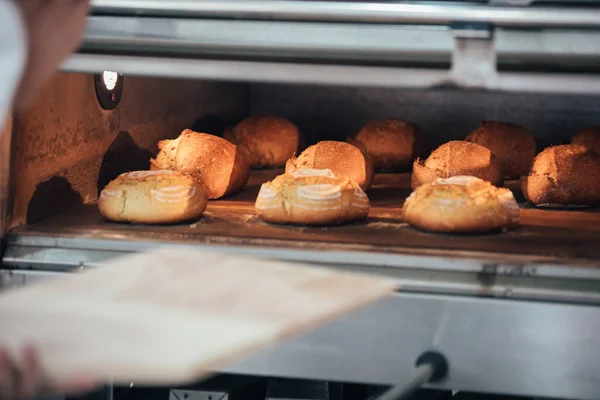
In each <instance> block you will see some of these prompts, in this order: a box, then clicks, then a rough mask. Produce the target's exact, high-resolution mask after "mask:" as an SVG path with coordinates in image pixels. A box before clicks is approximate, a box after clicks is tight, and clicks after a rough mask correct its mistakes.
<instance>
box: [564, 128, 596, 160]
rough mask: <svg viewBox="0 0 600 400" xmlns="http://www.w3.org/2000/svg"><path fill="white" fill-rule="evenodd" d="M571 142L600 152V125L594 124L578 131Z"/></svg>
mask: <svg viewBox="0 0 600 400" xmlns="http://www.w3.org/2000/svg"><path fill="white" fill-rule="evenodd" d="M571 144H579V145H581V146H585V147H587V148H588V149H592V150H594V151H595V152H596V153H598V154H600V125H594V126H590V127H587V128H585V129H582V130H580V131H579V132H577V134H576V135H575V136H573V138H572V139H571Z"/></svg>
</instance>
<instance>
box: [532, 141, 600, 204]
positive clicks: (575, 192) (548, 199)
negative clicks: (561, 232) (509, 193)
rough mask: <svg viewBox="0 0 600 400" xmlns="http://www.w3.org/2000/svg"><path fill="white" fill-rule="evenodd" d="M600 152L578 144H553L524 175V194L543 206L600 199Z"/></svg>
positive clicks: (584, 202)
mask: <svg viewBox="0 0 600 400" xmlns="http://www.w3.org/2000/svg"><path fill="white" fill-rule="evenodd" d="M599 182H600V155H599V154H598V153H596V152H595V151H593V150H591V149H589V148H587V147H584V146H580V145H578V144H564V145H560V146H554V147H549V148H547V149H545V150H544V151H542V152H541V153H540V154H538V155H537V156H536V157H535V159H534V160H533V165H532V166H531V171H530V172H529V175H527V176H524V177H523V178H522V179H521V189H522V191H523V195H524V196H525V198H526V199H527V200H529V201H530V202H531V203H533V204H535V205H536V206H539V207H561V206H562V207H564V206H595V205H597V204H599V203H600V185H599V184H598V183H599Z"/></svg>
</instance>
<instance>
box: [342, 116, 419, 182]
mask: <svg viewBox="0 0 600 400" xmlns="http://www.w3.org/2000/svg"><path fill="white" fill-rule="evenodd" d="M348 142H349V143H351V144H354V145H357V144H359V145H360V146H358V147H361V146H362V148H364V149H365V151H366V154H367V155H368V156H369V158H370V160H371V162H372V163H373V167H374V168H375V170H376V171H386V170H397V169H404V168H409V167H410V166H411V164H412V162H413V161H414V160H415V158H417V157H424V156H427V154H426V153H427V145H426V140H425V137H424V133H423V131H422V130H421V129H420V128H419V127H418V126H417V125H415V124H413V123H412V122H409V121H404V120H400V119H392V118H388V119H378V120H374V121H371V122H369V123H368V124H366V125H365V126H364V127H363V128H362V129H361V130H360V131H359V132H358V133H357V134H356V136H355V137H354V138H351V139H348Z"/></svg>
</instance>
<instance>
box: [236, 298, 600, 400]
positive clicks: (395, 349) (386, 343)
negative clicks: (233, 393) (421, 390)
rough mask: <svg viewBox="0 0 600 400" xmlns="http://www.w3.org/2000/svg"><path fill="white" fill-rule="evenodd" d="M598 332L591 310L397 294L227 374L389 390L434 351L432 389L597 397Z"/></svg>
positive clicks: (599, 367)
mask: <svg viewBox="0 0 600 400" xmlns="http://www.w3.org/2000/svg"><path fill="white" fill-rule="evenodd" d="M598 329H600V313H599V312H598V309H597V308H596V307H585V306H569V305H559V304H549V303H527V302H515V301H509V300H504V301H501V300H486V299H466V298H459V297H442V296H426V295H409V294H398V295H396V296H394V297H393V298H391V299H389V300H387V301H383V302H380V303H379V304H377V305H375V306H373V307H370V308H368V309H366V310H364V311H362V312H359V313H357V314H356V315H353V316H351V317H347V318H344V319H342V320H339V321H336V322H334V323H331V324H330V325H328V326H326V327H324V328H321V329H318V330H317V331H315V332H313V333H311V334H308V335H306V336H304V337H302V338H300V339H297V340H294V341H291V342H289V343H287V344H284V345H282V346H280V347H278V348H275V349H271V350H270V351H266V352H263V353H262V354H260V355H258V356H255V357H252V358H251V359H248V360H246V361H244V362H241V363H238V364H236V365H233V366H230V367H228V368H226V370H227V371H229V372H239V373H254V374H265V375H272V374H277V375H283V376H289V377H301V378H305V379H327V380H338V381H350V382H353V381H355V382H365V383H374V384H386V385H392V384H395V383H397V382H398V381H399V380H400V379H401V378H402V377H406V376H410V375H411V373H412V372H413V371H414V362H415V360H416V358H417V357H418V356H419V354H420V353H421V352H423V351H424V350H428V349H436V350H439V351H440V352H442V353H443V354H445V355H446V356H447V357H448V359H449V362H450V376H449V377H448V379H447V380H446V381H445V382H444V383H442V384H439V385H435V387H436V388H442V389H449V390H452V389H460V390H465V391H475V392H490V393H505V394H519V395H535V396H547V397H556V398H565V399H597V398H598V393H600V380H599V379H598V371H600V336H598V335H597V331H598Z"/></svg>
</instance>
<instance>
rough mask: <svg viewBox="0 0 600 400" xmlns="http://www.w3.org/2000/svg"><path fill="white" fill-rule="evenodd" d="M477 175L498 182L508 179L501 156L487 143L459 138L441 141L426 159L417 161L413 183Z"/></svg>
mask: <svg viewBox="0 0 600 400" xmlns="http://www.w3.org/2000/svg"><path fill="white" fill-rule="evenodd" d="M457 175H467V176H474V177H476V178H480V179H483V180H485V181H488V182H490V183H491V184H493V185H495V186H502V184H503V183H504V170H503V168H502V164H501V163H500V161H499V160H498V158H497V157H496V156H495V155H494V154H492V152H491V151H490V150H488V149H486V148H485V147H483V146H480V145H478V144H475V143H470V142H464V141H460V140H455V141H452V142H448V143H446V144H443V145H441V146H440V147H438V148H437V149H436V150H434V151H433V152H432V153H431V155H430V156H429V157H428V158H427V160H425V161H421V160H419V159H417V160H415V162H414V163H413V173H412V178H411V186H412V188H413V189H416V188H418V187H419V186H421V185H424V184H426V183H432V182H434V181H435V180H436V179H438V178H450V177H452V176H457Z"/></svg>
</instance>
